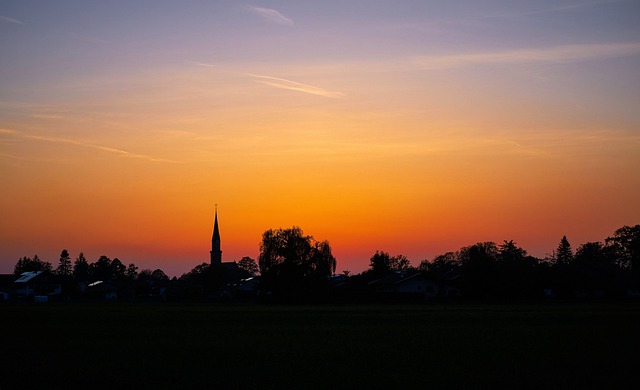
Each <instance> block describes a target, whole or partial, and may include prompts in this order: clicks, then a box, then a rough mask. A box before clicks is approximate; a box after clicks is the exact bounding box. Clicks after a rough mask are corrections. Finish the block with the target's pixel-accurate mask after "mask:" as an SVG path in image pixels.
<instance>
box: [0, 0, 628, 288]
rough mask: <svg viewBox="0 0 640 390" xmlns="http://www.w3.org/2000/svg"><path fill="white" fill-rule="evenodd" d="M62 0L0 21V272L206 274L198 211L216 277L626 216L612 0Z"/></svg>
mask: <svg viewBox="0 0 640 390" xmlns="http://www.w3.org/2000/svg"><path fill="white" fill-rule="evenodd" d="M67 3H68V2H64V1H63V2H61V4H55V5H54V4H44V5H39V6H36V7H32V8H28V7H22V6H20V5H19V4H15V3H13V2H12V3H3V4H2V5H0V16H2V18H0V37H2V39H1V40H0V48H2V52H3V53H5V55H3V56H2V57H3V59H2V60H0V69H2V72H0V177H1V178H2V190H1V191H0V240H1V241H0V242H1V252H0V272H2V273H9V272H12V271H13V265H14V264H15V262H16V261H17V260H18V258H19V257H22V256H33V255H34V254H37V255H38V256H39V257H40V258H42V259H44V260H47V261H50V262H52V264H53V265H54V267H55V265H57V260H58V256H59V254H60V252H61V251H62V249H68V250H69V251H70V253H71V256H72V258H74V259H75V257H77V255H78V254H79V252H84V253H85V255H86V256H87V258H88V260H89V261H90V262H91V261H95V260H97V258H98V257H99V256H100V255H107V256H109V257H110V258H112V259H113V258H115V257H117V258H119V259H120V260H121V261H122V262H123V263H127V264H128V263H135V264H136V265H138V266H139V267H140V269H144V268H151V269H155V268H161V269H163V270H164V271H165V272H166V273H167V274H169V275H171V276H180V275H181V274H182V273H185V272H188V271H189V270H190V269H191V268H193V267H194V266H195V265H197V264H200V263H202V262H205V261H208V258H209V252H208V251H209V250H210V240H211V232H212V225H213V213H214V204H218V207H219V218H220V231H221V236H222V250H223V260H224V261H232V260H239V259H240V258H241V257H243V256H250V257H252V258H257V256H258V246H259V243H260V238H261V234H262V232H264V231H265V230H267V229H270V228H279V227H285V228H286V227H291V226H293V225H296V226H300V227H301V228H302V229H303V230H304V232H305V233H307V234H310V235H313V236H314V237H315V238H316V239H318V240H328V241H329V242H330V244H331V246H332V248H333V251H334V255H335V256H336V258H337V260H338V268H337V271H338V272H342V271H343V270H350V271H351V272H353V273H357V272H361V271H363V270H364V269H366V268H367V266H368V262H369V258H370V257H371V255H372V254H373V253H374V252H375V251H376V250H385V251H388V252H390V253H391V254H392V255H395V254H404V255H406V256H407V257H409V259H410V260H411V261H412V263H413V265H418V264H419V262H420V261H421V260H424V259H432V258H433V257H434V256H436V255H438V254H441V253H444V252H447V251H455V250H457V249H459V248H460V247H462V246H465V245H470V244H473V243H475V242H479V241H496V242H498V243H500V242H502V240H515V241H516V242H517V243H518V244H519V245H520V246H522V247H524V248H525V249H526V250H528V251H529V253H530V254H532V255H534V256H537V257H544V256H545V255H546V254H548V253H551V251H552V250H553V249H554V248H555V247H556V246H557V244H558V242H559V240H560V238H561V237H562V236H563V235H567V237H568V238H569V240H570V242H571V243H572V245H574V247H575V246H578V245H579V244H581V243H585V242H587V241H599V240H604V239H605V238H606V237H607V236H609V235H612V234H613V232H614V231H615V229H617V228H619V227H621V226H623V225H635V224H637V223H640V202H638V199H640V171H639V170H638V167H640V153H639V151H640V114H639V113H640V111H638V107H640V94H639V93H638V91H640V78H639V77H638V71H637V70H638V69H640V40H638V36H639V35H638V32H639V28H638V26H639V24H637V23H633V21H632V20H628V18H629V17H628V16H627V15H629V14H636V15H637V13H636V11H637V6H635V5H634V4H633V3H632V2H624V1H620V2H582V3H581V2H577V3H576V4H577V6H575V4H574V6H575V7H566V8H562V7H559V6H557V5H556V2H546V1H543V2H539V3H538V4H537V5H535V6H533V5H531V6H525V5H520V6H518V7H524V9H523V8H518V7H516V6H513V5H510V3H509V2H503V4H500V2H493V3H491V4H492V5H491V6H489V5H486V7H487V8H485V9H483V11H485V13H484V14H482V15H480V14H479V9H475V8H474V7H477V3H478V2H475V3H473V2H470V3H469V7H471V8H470V9H469V10H460V9H454V8H455V7H451V6H449V5H444V4H442V3H441V2H428V1H427V2H412V1H406V2H399V3H397V2H394V3H393V4H399V5H398V8H397V9H395V8H394V12H388V11H389V9H390V8H391V5H390V4H391V3H390V2H384V1H375V2H370V3H369V4H368V7H367V11H366V12H364V13H362V12H359V8H358V7H355V6H353V7H345V8H346V9H344V8H342V9H338V8H340V7H338V6H337V3H336V6H329V5H325V6H320V5H317V4H315V3H313V2H312V3H306V7H303V6H301V5H300V3H299V2H286V1H285V2H276V3H274V4H272V5H263V6H261V7H260V8H258V7H253V6H249V5H241V4H240V3H236V2H227V1H220V2H202V1H192V2H189V4H191V6H192V8H193V9H191V8H189V7H184V8H182V7H181V6H180V5H179V4H178V3H177V2H176V4H175V5H173V6H166V7H158V8H157V9H156V8H154V10H153V12H150V13H146V12H144V11H145V10H144V9H143V8H142V6H138V5H136V6H128V5H127V4H126V3H122V4H118V5H115V4H114V5H112V7H113V9H112V10H111V11H113V12H111V13H106V14H101V15H105V16H98V15H94V16H93V17H94V18H96V19H93V20H94V23H89V22H87V20H83V19H82V18H84V17H85V16H83V15H82V12H81V11H82V10H78V9H76V8H75V6H74V7H71V6H70V5H69V4H67ZM88 3H91V2H88ZM142 3H144V2H142ZM568 3H569V2H568ZM568 3H567V4H568ZM347 4H352V3H350V2H347ZM353 4H360V2H353ZM473 4H476V5H473ZM571 4H573V3H571ZM147 5H148V6H149V7H151V5H149V4H147ZM76 6H77V5H76ZM52 7H53V9H57V10H58V11H60V12H61V14H63V16H61V17H60V19H58V20H52V18H50V17H48V16H47V12H48V11H47V10H48V9H49V8H52ZM56 7H59V8H56ZM65 7H68V9H67V8H65ZM101 7H107V5H104V4H103V5H101ZM127 7H131V9H129V8H127ZM138 7H140V8H138ZM167 7H168V9H166V8H167ZM270 7H273V9H272V8H270ZM314 7H318V8H319V9H314ZM526 7H537V8H526ZM80 8H82V7H80ZM320 8H321V9H320ZM334 8H335V9H334ZM264 9H272V10H273V11H274V12H267V13H265V12H264V11H260V10H264ZM63 11H64V12H63ZM102 11H104V10H102ZM96 12H98V11H96ZM203 12H207V13H208V14H207V15H209V16H210V19H206V18H204V17H203V16H201V14H202V13H203ZM129 14H131V15H133V16H131V17H130V18H129V16H127V15H129ZM91 15H92V14H91V13H90V14H89V16H86V17H88V18H91V17H92V16H91ZM487 15H491V16H487ZM495 15H498V16H495ZM101 18H102V19H101ZM567 20H571V21H573V22H571V23H569V22H567ZM114 21H118V24H114V23H115V22H114ZM168 21H171V23H168ZM563 21H564V23H563ZM163 22H167V23H168V24H167V23H165V24H163ZM594 23H595V25H597V26H598V28H597V29H596V30H595V31H594V30H593V29H588V28H587V26H592V25H593V24H594ZM116 25H117V26H120V27H118V28H116V27H115V26H116ZM167 25H168V26H169V27H166V26H167ZM163 26H165V27H166V28H168V29H169V30H170V31H165V28H164V27H163ZM625 26H626V28H625ZM547 29H551V30H552V31H553V32H554V34H550V33H547ZM121 30H122V31H121ZM123 31H126V34H125V32H123Z"/></svg>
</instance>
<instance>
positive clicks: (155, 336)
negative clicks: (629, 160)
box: [0, 303, 640, 390]
mask: <svg viewBox="0 0 640 390" xmlns="http://www.w3.org/2000/svg"><path fill="white" fill-rule="evenodd" d="M639 309H640V305H638V304H637V303H599V304H593V303H590V304H587V303H584V304H523V305H498V304H496V305H458V304H446V305H445V304H425V305H401V306H393V305H388V306H385V305H379V306H376V305H363V306H356V305H348V306H259V305H256V306H253V305H237V306H235V305H170V304H148V305H142V304H140V305H126V304H114V305H108V304H99V305H83V304H59V305H51V304H49V305H2V306H0V312H1V313H2V321H1V323H2V325H1V329H0V330H1V334H2V351H1V353H2V364H1V377H0V381H1V383H0V388H1V389H2V390H8V389H14V388H15V389H25V388H43V389H51V388H88V389H95V388H103V389H104V388H113V389H117V388H140V389H151V388H172V389H174V388H203V389H205V388H207V389H208V388H416V387H418V386H419V387H423V388H498V387H499V388H546V389H548V388H599V389H609V388H638V386H639V383H640V382H639V380H640V364H639V363H640V335H639V331H640V310H639Z"/></svg>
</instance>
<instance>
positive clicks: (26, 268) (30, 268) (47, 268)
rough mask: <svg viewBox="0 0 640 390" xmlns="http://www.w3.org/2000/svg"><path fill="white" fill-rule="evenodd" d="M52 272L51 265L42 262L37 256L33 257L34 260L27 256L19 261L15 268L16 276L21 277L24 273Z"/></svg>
mask: <svg viewBox="0 0 640 390" xmlns="http://www.w3.org/2000/svg"><path fill="white" fill-rule="evenodd" d="M51 270H52V267H51V263H49V262H47V261H42V260H40V258H39V257H38V255H35V256H33V259H31V258H29V257H26V256H25V257H23V258H21V259H19V260H18V262H17V263H16V265H15V266H14V268H13V273H14V274H15V275H20V274H22V273H23V272H34V271H44V272H51Z"/></svg>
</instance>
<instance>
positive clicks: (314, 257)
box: [258, 226, 336, 294]
mask: <svg viewBox="0 0 640 390" xmlns="http://www.w3.org/2000/svg"><path fill="white" fill-rule="evenodd" d="M258 263H259V266H260V274H261V283H262V285H263V287H264V288H267V289H272V290H273V291H274V292H276V293H284V294H291V293H301V292H305V291H306V292H311V291H313V290H315V289H317V288H320V287H319V286H320V284H319V283H318V281H320V280H327V279H328V277H329V276H330V275H331V274H332V273H333V272H334V271H335V267H336V261H335V258H334V257H333V255H332V254H331V247H330V246H329V243H328V242H326V241H323V242H319V243H318V242H316V241H315V240H314V239H313V237H312V236H307V235H305V234H304V233H303V231H302V229H300V228H299V227H296V226H294V227H292V228H291V229H282V228H280V229H278V230H273V229H270V230H267V231H265V232H264V233H263V234H262V242H261V243H260V256H259V258H258Z"/></svg>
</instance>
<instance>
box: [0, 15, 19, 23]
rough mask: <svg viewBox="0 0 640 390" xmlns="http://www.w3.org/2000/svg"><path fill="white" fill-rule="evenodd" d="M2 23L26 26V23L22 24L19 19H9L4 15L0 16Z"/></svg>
mask: <svg viewBox="0 0 640 390" xmlns="http://www.w3.org/2000/svg"><path fill="white" fill-rule="evenodd" d="M0 22H3V23H13V24H24V22H21V21H19V20H17V19H13V18H9V17H6V16H2V15H0Z"/></svg>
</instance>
